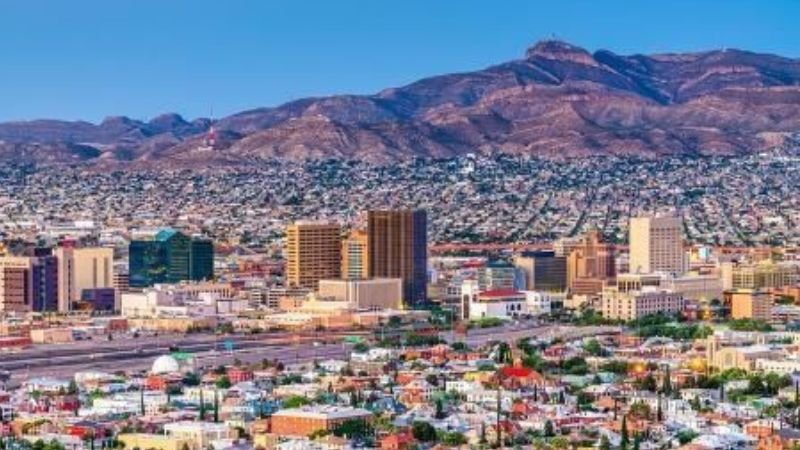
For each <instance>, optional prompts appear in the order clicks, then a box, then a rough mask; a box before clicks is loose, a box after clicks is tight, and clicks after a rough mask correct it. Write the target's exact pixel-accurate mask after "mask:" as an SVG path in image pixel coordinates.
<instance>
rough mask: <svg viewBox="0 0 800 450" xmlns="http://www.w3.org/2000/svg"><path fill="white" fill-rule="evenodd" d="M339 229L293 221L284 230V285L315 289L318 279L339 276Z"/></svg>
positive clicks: (340, 263) (340, 240)
mask: <svg viewBox="0 0 800 450" xmlns="http://www.w3.org/2000/svg"><path fill="white" fill-rule="evenodd" d="M341 266H342V229H341V227H340V226H339V225H338V224H332V223H322V222H296V223H294V224H292V225H289V226H288V227H286V284H287V285H289V286H292V287H302V288H307V289H313V290H317V288H318V284H319V280H323V279H331V278H339V277H340V276H341V274H342V272H341Z"/></svg>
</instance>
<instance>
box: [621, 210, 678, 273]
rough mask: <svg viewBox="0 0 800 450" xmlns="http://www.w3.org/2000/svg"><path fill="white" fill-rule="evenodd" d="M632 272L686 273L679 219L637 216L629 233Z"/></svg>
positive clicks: (631, 224)
mask: <svg viewBox="0 0 800 450" xmlns="http://www.w3.org/2000/svg"><path fill="white" fill-rule="evenodd" d="M629 236H630V237H629V244H630V258H629V267H630V269H629V271H630V272H631V273H653V272H665V273H672V274H678V275H680V274H683V273H684V272H686V252H685V251H684V249H683V231H682V223H681V219H680V218H679V217H634V218H631V221H630V230H629Z"/></svg>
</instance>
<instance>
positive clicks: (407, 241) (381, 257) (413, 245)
mask: <svg viewBox="0 0 800 450" xmlns="http://www.w3.org/2000/svg"><path fill="white" fill-rule="evenodd" d="M367 223H368V230H367V234H368V236H369V253H370V254H369V276H370V277H371V278H400V279H402V280H403V301H404V302H405V304H406V305H409V306H413V305H419V304H421V303H424V302H425V301H426V300H427V287H428V231H427V227H428V218H427V214H426V213H425V211H423V210H373V211H369V212H368V213H367Z"/></svg>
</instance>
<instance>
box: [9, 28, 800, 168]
mask: <svg viewBox="0 0 800 450" xmlns="http://www.w3.org/2000/svg"><path fill="white" fill-rule="evenodd" d="M798 131H800V60H798V59H791V58H785V57H780V56H776V55H769V54H759V53H752V52H748V51H742V50H734V49H725V50H715V51H707V52H698V53H670V54H654V55H630V56H624V55H618V54H615V53H613V52H611V51H607V50H599V51H596V52H594V53H591V52H589V51H587V50H585V49H583V48H580V47H577V46H575V45H571V44H569V43H566V42H562V41H556V40H548V41H542V42H539V43H537V44H536V45H534V46H533V47H531V48H529V49H528V50H527V52H526V53H525V55H524V57H523V58H521V59H518V60H513V61H509V62H505V63H502V64H498V65H495V66H492V67H488V68H486V69H483V70H479V71H474V72H465V73H456V74H448V75H441V76H434V77H430V78H425V79H422V80H419V81H416V82H414V83H411V84H409V85H407V86H403V87H399V88H390V89H386V90H383V91H381V92H378V93H376V94H374V95H337V96H330V97H319V98H305V99H300V100H296V101H292V102H289V103H286V104H283V105H280V106H277V107H269V108H259V109H253V110H249V111H244V112H241V113H237V114H233V115H231V116H228V117H224V118H220V119H217V120H214V121H212V120H210V119H197V120H194V121H191V122H190V121H187V120H185V119H184V118H182V117H181V116H179V115H177V114H164V115H161V116H158V117H156V118H154V119H152V120H150V121H148V122H143V121H138V120H133V119H130V118H127V117H111V118H107V119H105V120H104V121H102V122H101V123H99V124H92V123H88V122H68V121H57V120H34V121H27V122H6V123H0V161H17V162H31V163H37V164H46V165H50V164H65V163H68V164H75V163H79V164H87V165H98V166H114V167H117V166H119V167H126V166H130V167H139V166H141V167H147V166H154V167H199V166H215V165H236V164H247V163H249V162H252V161H257V160H264V159H269V158H286V159H310V158H356V159H359V160H366V161H371V162H375V163H389V162H392V161H396V160H398V159H402V158H406V157H412V156H423V157H449V156H455V155H460V154H465V153H470V152H494V151H501V152H508V153H513V154H529V155H539V156H542V157H553V158H564V157H582V156H590V155H612V154H613V155H637V156H643V157H659V156H664V155H701V154H702V155H710V154H725V155H737V154H747V153H752V152H758V151H762V150H764V149H768V148H771V147H774V146H778V145H781V144H782V143H783V142H784V140H785V139H787V137H788V136H790V135H792V134H793V133H796V132H798Z"/></svg>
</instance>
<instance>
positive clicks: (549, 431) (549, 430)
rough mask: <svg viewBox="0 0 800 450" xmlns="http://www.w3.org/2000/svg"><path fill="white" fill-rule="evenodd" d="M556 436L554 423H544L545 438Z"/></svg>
mask: <svg viewBox="0 0 800 450" xmlns="http://www.w3.org/2000/svg"><path fill="white" fill-rule="evenodd" d="M555 435H556V430H555V427H554V426H553V422H551V421H550V420H548V421H546V422H545V423H544V436H545V437H553V436H555Z"/></svg>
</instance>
